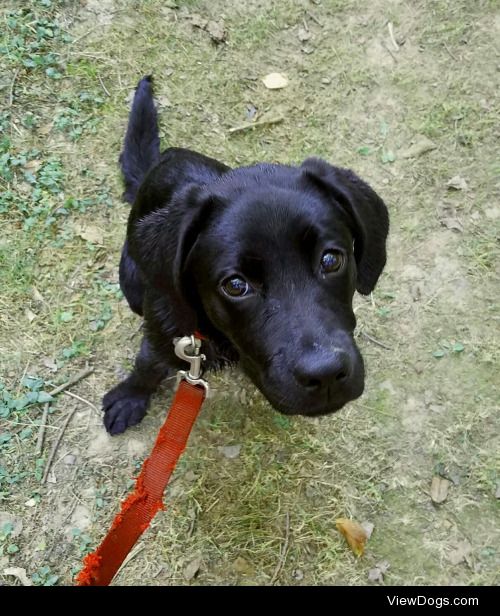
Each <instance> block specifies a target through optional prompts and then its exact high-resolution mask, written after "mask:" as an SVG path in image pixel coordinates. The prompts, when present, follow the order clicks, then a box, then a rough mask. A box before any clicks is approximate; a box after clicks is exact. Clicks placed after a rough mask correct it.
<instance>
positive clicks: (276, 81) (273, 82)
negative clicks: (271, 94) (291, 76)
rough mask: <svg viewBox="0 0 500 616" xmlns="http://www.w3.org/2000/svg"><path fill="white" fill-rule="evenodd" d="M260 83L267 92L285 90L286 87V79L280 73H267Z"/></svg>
mask: <svg viewBox="0 0 500 616" xmlns="http://www.w3.org/2000/svg"><path fill="white" fill-rule="evenodd" d="M262 81H263V83H264V85H265V86H266V88H267V89H268V90H279V89H280V88H286V87H287V85H288V79H287V78H286V77H285V75H282V74H281V73H269V75H266V76H265V77H264V78H263V79H262Z"/></svg>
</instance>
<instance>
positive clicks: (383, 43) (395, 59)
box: [382, 41, 398, 64]
mask: <svg viewBox="0 0 500 616" xmlns="http://www.w3.org/2000/svg"><path fill="white" fill-rule="evenodd" d="M382 45H383V47H384V48H385V50H386V51H387V53H388V54H389V55H390V56H391V58H392V59H393V60H394V62H395V63H396V64H397V63H398V59H397V58H396V56H395V55H394V54H393V53H392V51H391V50H390V49H389V47H388V46H387V45H386V43H385V41H382Z"/></svg>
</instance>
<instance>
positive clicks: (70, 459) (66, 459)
mask: <svg viewBox="0 0 500 616" xmlns="http://www.w3.org/2000/svg"><path fill="white" fill-rule="evenodd" d="M63 462H64V464H68V465H71V464H74V463H75V462H76V456H75V455H73V454H72V453H68V455H66V456H64V458H63Z"/></svg>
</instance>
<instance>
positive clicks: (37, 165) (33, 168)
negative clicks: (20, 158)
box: [24, 159, 42, 171]
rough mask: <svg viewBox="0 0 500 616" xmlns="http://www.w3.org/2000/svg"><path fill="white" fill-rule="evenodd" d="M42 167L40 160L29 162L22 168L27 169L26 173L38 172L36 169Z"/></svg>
mask: <svg viewBox="0 0 500 616" xmlns="http://www.w3.org/2000/svg"><path fill="white" fill-rule="evenodd" d="M41 165H42V161H41V160H36V159H33V160H29V161H28V162H27V163H26V164H25V165H24V168H25V169H28V171H38V169H39V168H40V167H41Z"/></svg>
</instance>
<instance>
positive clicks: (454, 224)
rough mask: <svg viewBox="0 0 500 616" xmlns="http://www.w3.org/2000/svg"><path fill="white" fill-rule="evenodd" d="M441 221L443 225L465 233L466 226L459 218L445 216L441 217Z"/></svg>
mask: <svg viewBox="0 0 500 616" xmlns="http://www.w3.org/2000/svg"><path fill="white" fill-rule="evenodd" d="M439 222H440V223H441V224H442V225H443V227H446V228H447V229H451V230H452V231H458V232H459V233H463V230H464V228H463V225H462V223H461V222H460V221H459V220H458V218H453V217H452V216H444V217H443V218H440V220H439Z"/></svg>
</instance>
